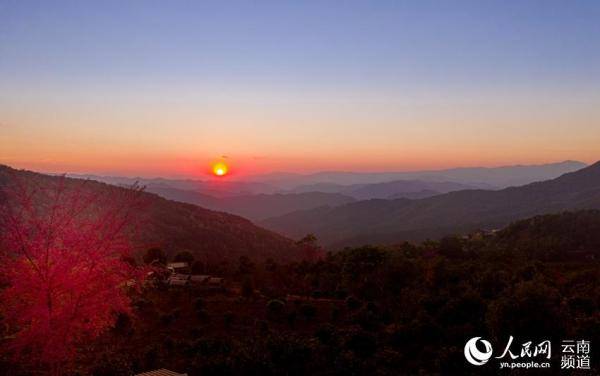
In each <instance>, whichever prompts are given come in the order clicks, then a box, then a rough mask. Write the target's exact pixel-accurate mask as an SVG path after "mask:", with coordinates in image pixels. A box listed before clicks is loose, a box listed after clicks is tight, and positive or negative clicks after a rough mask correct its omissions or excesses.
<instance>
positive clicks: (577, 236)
mask: <svg viewBox="0 0 600 376" xmlns="http://www.w3.org/2000/svg"><path fill="white" fill-rule="evenodd" d="M599 230H600V212H598V211H581V212H575V213H563V214H559V215H545V216H539V217H535V218H532V219H529V220H524V221H520V222H516V223H513V224H512V225H510V226H508V227H507V228H505V229H504V230H501V231H499V232H495V233H489V232H484V231H481V232H475V233H473V234H471V235H469V236H461V237H446V238H444V239H442V240H440V241H426V242H423V243H420V244H410V243H404V244H400V245H397V246H391V247H374V246H363V247H358V248H348V249H345V250H343V251H340V252H337V253H329V254H327V255H326V256H325V257H323V258H321V259H318V260H315V261H312V262H310V261H302V262H292V263H286V264H280V263H277V262H275V261H273V260H267V261H265V262H260V263H255V262H253V261H252V260H250V259H249V258H246V257H241V258H240V259H239V260H238V261H237V262H223V263H218V264H203V263H202V262H195V263H194V264H193V267H194V268H195V269H197V270H200V271H208V272H210V274H213V275H220V276H223V277H225V278H226V279H227V280H228V286H227V287H226V288H225V289H223V290H210V291H209V290H203V289H197V288H194V287H168V286H166V285H163V284H158V285H156V286H155V287H148V288H145V289H144V290H143V292H142V294H141V295H138V296H136V297H135V300H134V301H135V307H136V309H135V313H134V314H133V315H127V316H126V315H122V316H120V317H119V319H118V320H117V323H116V325H115V327H114V328H113V329H112V330H111V331H110V332H109V333H107V334H105V335H103V336H102V337H100V338H99V339H98V340H97V341H95V342H93V343H90V344H89V345H88V346H87V347H85V348H82V349H81V350H80V354H79V356H78V359H79V360H78V362H77V363H78V364H77V369H78V372H79V373H80V374H93V375H130V374H133V373H135V372H141V371H146V370H149V369H155V368H162V367H165V368H169V369H173V370H176V371H179V372H188V373H189V374H191V375H228V374H231V375H234V374H235V375H238V374H242V375H258V374H261V375H271V374H273V375H275V374H278V375H300V374H316V375H352V374H355V375H361V374H378V375H396V374H448V375H459V374H496V373H497V372H498V368H497V365H493V364H488V365H486V366H484V367H479V368H478V367H474V366H471V365H469V364H468V363H466V361H465V359H464V356H463V346H464V344H465V342H466V341H467V340H468V339H469V338H471V337H475V336H481V337H484V338H488V339H489V340H490V341H492V342H495V343H505V342H506V340H507V338H508V336H509V335H513V336H515V337H516V338H519V339H521V340H525V339H527V340H534V341H535V340H542V339H550V340H552V341H556V342H555V343H560V341H561V340H562V339H565V338H570V339H585V340H590V341H591V343H592V344H594V343H598V341H599V340H600V313H599V311H598V307H599V304H600V286H599V285H598V283H597V281H598V280H599V277H600V268H598V256H599V254H600V231H599ZM311 242H314V239H313V238H307V239H305V242H304V243H303V246H315V247H316V245H314V243H312V244H311ZM153 252H156V250H154V251H153ZM189 257H190V255H189V254H187V255H186V254H184V255H181V256H180V259H188V260H189V261H191V260H190V259H189ZM594 355H595V354H593V355H592V356H591V359H592V364H593V367H597V361H598V359H597V357H595V356H594ZM551 361H552V363H553V367H552V370H550V371H548V370H545V372H543V374H549V373H552V372H555V373H557V372H558V371H559V368H560V367H559V364H560V353H559V349H558V346H556V348H555V349H554V353H553V357H552V360H551ZM2 367H4V368H0V370H2V369H3V370H4V373H6V372H7V370H9V369H10V370H11V373H15V372H16V371H15V369H18V365H17V366H15V365H14V364H11V363H10V361H9V360H8V359H4V361H3V365H2ZM15 367H16V368H15ZM527 372H528V374H529V373H531V374H535V371H530V370H528V371H527ZM506 373H510V372H509V371H506ZM15 374H28V370H27V369H21V370H19V372H17V373H15ZM515 374H518V372H517V371H515Z"/></svg>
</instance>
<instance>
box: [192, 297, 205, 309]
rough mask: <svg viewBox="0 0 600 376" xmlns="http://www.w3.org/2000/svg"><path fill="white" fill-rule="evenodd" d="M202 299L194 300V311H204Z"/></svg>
mask: <svg viewBox="0 0 600 376" xmlns="http://www.w3.org/2000/svg"><path fill="white" fill-rule="evenodd" d="M204 305H205V304H204V299H202V298H196V299H194V309H195V310H196V311H200V310H201V309H204Z"/></svg>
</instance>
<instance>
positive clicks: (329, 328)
mask: <svg viewBox="0 0 600 376" xmlns="http://www.w3.org/2000/svg"><path fill="white" fill-rule="evenodd" d="M334 335H335V326H333V325H331V324H324V325H321V326H320V327H319V328H318V329H317V331H316V332H315V337H317V338H318V339H319V341H320V342H321V343H322V344H324V345H329V344H331V343H332V342H333V341H332V340H333V337H334Z"/></svg>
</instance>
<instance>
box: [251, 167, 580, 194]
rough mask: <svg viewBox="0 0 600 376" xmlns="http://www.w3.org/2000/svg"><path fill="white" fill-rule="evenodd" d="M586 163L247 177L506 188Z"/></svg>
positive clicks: (282, 182)
mask: <svg viewBox="0 0 600 376" xmlns="http://www.w3.org/2000/svg"><path fill="white" fill-rule="evenodd" d="M584 167H586V164H585V163H583V162H578V161H563V162H558V163H548V164H540V165H515V166H502V167H459V168H452V169H446V170H428V171H412V172H402V171H401V172H375V173H361V172H344V171H331V172H318V173H314V174H290V173H273V174H266V175H259V176H254V177H249V178H247V179H246V180H247V181H252V182H262V183H265V184H269V185H273V186H278V187H280V188H282V189H294V188H295V187H298V186H302V185H311V184H334V185H335V184H337V185H353V184H375V183H384V182H390V181H394V180H424V181H437V182H444V181H446V182H454V183H460V184H467V185H475V186H478V187H486V188H505V187H509V186H516V185H524V184H529V183H532V182H535V181H542V180H548V179H553V178H555V177H558V176H560V175H562V174H565V173H568V172H573V171H577V170H579V169H582V168H584Z"/></svg>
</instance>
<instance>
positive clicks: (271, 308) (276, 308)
mask: <svg viewBox="0 0 600 376" xmlns="http://www.w3.org/2000/svg"><path fill="white" fill-rule="evenodd" d="M284 309H285V303H284V302H283V301H281V300H279V299H271V300H269V302H268V303H267V313H268V314H269V316H273V317H275V316H279V315H281V313H282V312H283V310H284Z"/></svg>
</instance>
